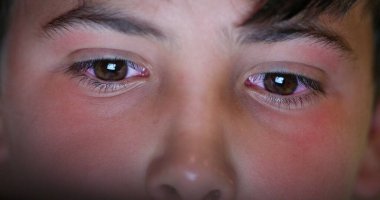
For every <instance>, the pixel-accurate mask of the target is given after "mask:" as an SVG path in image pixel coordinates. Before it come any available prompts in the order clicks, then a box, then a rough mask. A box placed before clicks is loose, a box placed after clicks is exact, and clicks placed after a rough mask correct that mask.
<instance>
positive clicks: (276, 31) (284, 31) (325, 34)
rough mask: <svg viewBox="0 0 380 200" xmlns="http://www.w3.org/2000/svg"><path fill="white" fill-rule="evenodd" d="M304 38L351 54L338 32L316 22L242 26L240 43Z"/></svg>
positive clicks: (274, 41)
mask: <svg viewBox="0 0 380 200" xmlns="http://www.w3.org/2000/svg"><path fill="white" fill-rule="evenodd" d="M299 38H306V39H311V40H312V41H315V42H316V43H319V44H322V45H325V46H327V47H331V48H334V49H337V50H340V51H341V52H343V53H344V54H351V53H352V48H351V46H350V45H349V43H348V42H347V41H346V40H345V39H344V38H343V37H342V36H340V35H339V34H338V33H336V32H335V31H333V30H330V29H328V28H326V27H323V26H321V25H318V24H313V23H310V24H300V23H296V24H285V25H284V24H282V25H272V26H265V27H260V26H252V27H246V28H243V31H242V34H241V36H240V38H239V41H240V43H243V44H244V43H257V42H264V43H276V42H283V41H290V40H294V39H299Z"/></svg>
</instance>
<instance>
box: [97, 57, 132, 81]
mask: <svg viewBox="0 0 380 200" xmlns="http://www.w3.org/2000/svg"><path fill="white" fill-rule="evenodd" d="M93 70H94V74H95V76H96V77H97V78H98V79H100V80H103V81H121V80H123V79H124V78H125V77H126V76H127V74H128V62H126V61H123V60H98V61H95V62H94V63H93Z"/></svg>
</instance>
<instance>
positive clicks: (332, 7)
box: [0, 0, 380, 97]
mask: <svg viewBox="0 0 380 200" xmlns="http://www.w3.org/2000/svg"><path fill="white" fill-rule="evenodd" d="M13 1H14V0H1V1H0V47H1V46H2V41H3V39H4V36H5V34H6V32H7V29H8V23H9V17H10V10H11V6H12V4H13ZM357 1H358V0H333V1H331V0H294V1H284V0H268V1H267V2H266V3H265V4H264V6H263V8H262V9H261V10H259V12H258V13H256V14H254V15H253V16H252V17H251V18H249V19H248V20H247V22H246V23H249V22H252V21H260V20H264V19H267V18H269V17H271V18H272V19H273V20H274V21H276V20H277V21H282V20H287V19H290V18H292V17H294V16H297V15H299V14H306V15H308V16H310V15H318V14H319V13H321V12H326V11H327V12H330V13H334V14H337V15H340V14H344V13H345V12H346V11H348V10H349V9H350V8H351V7H352V5H354V4H355V3H356V2H357ZM368 9H369V11H370V12H372V16H373V23H374V26H373V27H374V33H375V34H374V35H375V52H374V59H375V60H374V68H373V69H374V80H375V86H376V87H375V89H376V91H375V93H376V97H380V12H379V11H380V1H379V0H368Z"/></svg>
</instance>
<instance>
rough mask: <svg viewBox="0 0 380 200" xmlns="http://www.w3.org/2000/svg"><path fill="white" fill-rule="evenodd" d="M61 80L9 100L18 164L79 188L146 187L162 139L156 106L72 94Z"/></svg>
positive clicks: (29, 171)
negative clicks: (146, 175) (158, 136)
mask: <svg viewBox="0 0 380 200" xmlns="http://www.w3.org/2000/svg"><path fill="white" fill-rule="evenodd" d="M52 83H57V82H52ZM38 85H45V86H44V87H41V88H39V87H38ZM53 85H54V84H53ZM58 85H61V86H60V88H59V89H57V88H55V87H52V86H50V85H49V84H37V83H36V85H35V88H30V92H27V93H24V94H20V93H17V94H14V95H13V96H12V97H11V98H10V99H9V101H8V102H7V107H8V110H9V111H7V115H8V117H7V122H6V129H7V132H8V133H9V134H11V135H12V137H11V138H12V141H11V142H12V149H13V152H12V153H13V154H12V158H13V159H14V163H15V165H17V166H16V167H15V168H17V169H18V171H20V172H21V173H24V174H25V176H32V177H31V179H32V180H40V181H41V182H48V183H51V184H63V185H71V186H72V187H74V188H80V187H82V186H84V185H86V187H88V188H98V189H99V190H102V189H106V188H105V187H110V188H112V190H122V189H123V190H125V188H128V189H130V190H132V191H133V190H134V189H135V188H143V187H141V185H142V184H143V181H144V173H145V169H146V168H147V167H148V166H147V165H148V164H149V162H148V161H149V159H150V156H151V155H152V154H153V151H154V149H155V145H156V144H157V141H158V140H157V139H155V140H154V137H153V135H154V134H155V131H157V130H158V128H157V127H158V126H155V125H156V123H157V122H156V121H155V120H156V118H157V117H156V116H154V115H152V114H151V113H150V110H151V106H149V105H147V104H148V103H142V104H141V105H139V106H135V103H134V102H132V101H130V100H128V98H125V99H120V98H116V99H113V100H111V101H109V100H108V101H102V100H100V99H99V100H90V99H86V98H82V97H78V96H77V95H75V94H73V93H70V91H73V88H71V87H70V86H67V85H70V84H66V86H64V85H65V84H58ZM24 95H25V96H24ZM136 133H138V134H136ZM122 177H124V178H122ZM125 177H128V179H125ZM81 185H82V186H81ZM127 185H130V186H128V187H127ZM121 187H123V188H121ZM115 193H116V192H115Z"/></svg>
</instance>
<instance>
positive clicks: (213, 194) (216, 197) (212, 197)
mask: <svg viewBox="0 0 380 200" xmlns="http://www.w3.org/2000/svg"><path fill="white" fill-rule="evenodd" d="M221 197H222V193H221V192H220V190H212V191H210V192H209V193H208V194H207V195H206V196H205V198H204V200H220V199H221Z"/></svg>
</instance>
